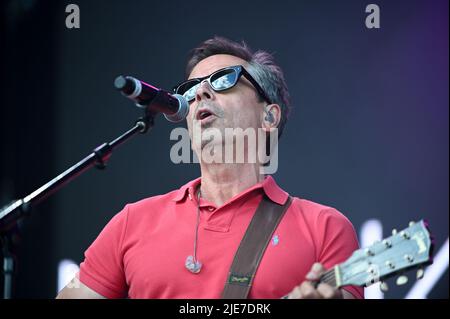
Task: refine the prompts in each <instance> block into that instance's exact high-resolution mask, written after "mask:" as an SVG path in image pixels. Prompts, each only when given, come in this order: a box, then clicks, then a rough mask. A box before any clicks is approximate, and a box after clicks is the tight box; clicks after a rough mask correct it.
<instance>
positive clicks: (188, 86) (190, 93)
mask: <svg viewBox="0 0 450 319" xmlns="http://www.w3.org/2000/svg"><path fill="white" fill-rule="evenodd" d="M199 85H200V83H199V82H198V81H195V80H193V81H187V82H185V83H183V84H181V85H180V86H179V87H178V89H177V91H176V93H178V94H181V95H183V96H184V97H185V98H186V100H188V102H189V101H192V100H193V99H194V98H195V93H196V92H197V88H198V86H199Z"/></svg>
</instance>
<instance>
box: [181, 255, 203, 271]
mask: <svg viewBox="0 0 450 319" xmlns="http://www.w3.org/2000/svg"><path fill="white" fill-rule="evenodd" d="M184 266H185V267H186V269H187V270H189V271H190V272H191V273H193V274H198V273H199V272H200V270H201V269H202V263H201V262H200V261H198V260H197V261H194V257H193V256H188V257H187V258H186V262H185V263H184Z"/></svg>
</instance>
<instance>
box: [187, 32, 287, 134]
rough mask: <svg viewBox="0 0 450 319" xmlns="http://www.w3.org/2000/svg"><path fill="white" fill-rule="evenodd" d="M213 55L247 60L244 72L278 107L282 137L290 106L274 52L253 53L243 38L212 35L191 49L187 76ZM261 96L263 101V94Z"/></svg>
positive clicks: (279, 130) (279, 132)
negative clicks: (238, 39)
mask: <svg viewBox="0 0 450 319" xmlns="http://www.w3.org/2000/svg"><path fill="white" fill-rule="evenodd" d="M216 54H229V55H233V56H236V57H238V58H241V59H243V60H245V61H247V62H248V63H249V67H248V68H247V71H248V72H249V73H250V74H251V75H252V77H253V78H254V79H255V80H256V81H257V82H258V84H259V85H260V86H261V87H262V89H263V90H264V92H265V93H266V94H267V96H268V97H269V99H270V100H271V101H272V103H276V104H278V105H279V106H280V108H281V119H280V123H279V125H278V136H279V137H281V134H282V133H283V130H284V126H285V125H286V122H287V120H288V117H289V113H290V109H291V106H290V101H289V92H288V89H287V85H286V81H285V79H284V75H283V71H282V70H281V68H280V67H279V66H278V65H277V64H276V63H275V59H274V57H273V55H272V54H270V53H268V52H265V51H257V52H255V53H253V52H252V50H251V49H250V48H249V47H248V46H247V44H246V43H245V42H244V41H242V42H241V43H238V42H234V41H232V40H229V39H226V38H224V37H219V36H215V37H214V38H212V39H208V40H206V41H204V42H203V43H201V44H200V45H199V46H198V47H197V48H195V49H193V50H192V51H191V53H190V55H189V58H188V62H187V65H186V77H188V76H189V75H190V74H191V72H192V70H193V69H194V67H195V66H196V65H197V64H198V63H199V62H200V61H201V60H203V59H206V58H207V57H209V56H212V55H216ZM260 98H261V100H262V97H260Z"/></svg>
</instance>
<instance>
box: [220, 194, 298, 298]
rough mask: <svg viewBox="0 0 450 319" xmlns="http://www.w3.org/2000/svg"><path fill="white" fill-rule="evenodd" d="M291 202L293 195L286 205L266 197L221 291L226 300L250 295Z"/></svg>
mask: <svg viewBox="0 0 450 319" xmlns="http://www.w3.org/2000/svg"><path fill="white" fill-rule="evenodd" d="M291 202H292V198H291V197H290V196H289V197H288V199H287V200H286V203H285V204H284V205H279V204H277V203H274V202H272V201H271V200H270V199H269V198H267V196H266V195H264V196H263V199H262V200H261V203H260V204H259V206H258V208H257V209H256V212H255V215H254V216H253V218H252V220H251V222H250V225H249V226H248V228H247V231H246V232H245V235H244V238H242V241H241V243H240V245H239V248H238V250H237V252H236V255H235V256H234V260H233V264H232V265H231V268H230V272H229V273H228V278H227V281H226V282H225V288H224V290H223V292H222V298H223V299H246V298H247V295H248V293H249V292H250V288H251V286H252V283H253V278H254V276H255V273H256V270H257V269H258V266H259V263H260V261H261V258H262V256H263V254H264V251H265V250H266V248H267V245H268V244H269V241H270V239H271V238H272V234H273V233H274V231H275V229H276V228H277V226H278V224H279V223H280V221H281V219H282V218H283V215H284V213H285V212H286V211H287V209H288V208H289V205H290V204H291Z"/></svg>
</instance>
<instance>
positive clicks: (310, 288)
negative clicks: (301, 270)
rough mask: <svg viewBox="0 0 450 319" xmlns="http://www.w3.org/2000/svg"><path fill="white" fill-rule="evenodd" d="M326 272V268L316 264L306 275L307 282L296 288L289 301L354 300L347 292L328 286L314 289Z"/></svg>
mask: <svg viewBox="0 0 450 319" xmlns="http://www.w3.org/2000/svg"><path fill="white" fill-rule="evenodd" d="M324 272H325V268H324V267H323V266H322V265H321V264H319V263H315V264H314V265H313V266H312V267H311V270H310V271H309V273H308V274H307V275H306V281H304V282H303V283H302V284H301V285H300V286H297V287H295V288H294V289H293V290H292V291H291V292H290V293H289V294H288V296H287V299H344V298H345V299H352V298H354V297H353V295H352V294H350V293H349V292H347V291H345V290H341V289H338V288H334V287H332V286H330V285H328V284H325V283H320V284H319V285H318V286H317V288H314V285H313V283H315V282H317V281H319V278H320V276H321V275H322V274H323V273H324Z"/></svg>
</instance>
